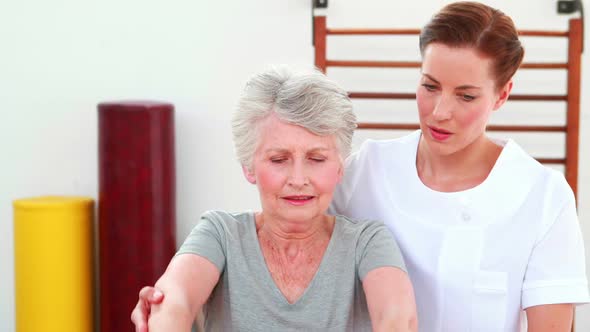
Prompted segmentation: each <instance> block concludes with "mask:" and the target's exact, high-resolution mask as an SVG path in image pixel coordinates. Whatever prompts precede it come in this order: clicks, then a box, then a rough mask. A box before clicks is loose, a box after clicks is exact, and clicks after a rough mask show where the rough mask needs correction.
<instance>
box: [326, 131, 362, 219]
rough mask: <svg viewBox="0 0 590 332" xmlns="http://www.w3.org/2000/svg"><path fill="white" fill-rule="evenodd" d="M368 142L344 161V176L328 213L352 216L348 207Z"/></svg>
mask: <svg viewBox="0 0 590 332" xmlns="http://www.w3.org/2000/svg"><path fill="white" fill-rule="evenodd" d="M366 145H367V142H366V141H365V142H363V144H362V145H361V148H360V150H359V151H357V152H355V153H353V154H351V155H350V156H349V157H348V158H347V159H346V161H345V163H344V165H345V166H344V176H343V177H342V180H341V181H340V183H339V184H338V186H336V189H335V190H334V195H333V196H332V202H331V204H330V207H329V208H328V213H329V214H332V215H337V214H340V215H344V216H348V217H350V216H351V215H352V214H351V211H350V210H349V207H348V202H349V201H350V197H351V196H352V194H353V192H354V188H355V186H356V183H357V182H358V174H359V167H360V164H362V160H363V158H366V153H365V152H364V150H365V149H366Z"/></svg>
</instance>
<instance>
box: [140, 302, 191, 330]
mask: <svg viewBox="0 0 590 332" xmlns="http://www.w3.org/2000/svg"><path fill="white" fill-rule="evenodd" d="M194 319H195V317H194V315H193V313H192V312H191V310H190V308H189V307H188V306H187V305H185V304H180V303H175V302H173V301H170V300H168V298H166V299H165V300H164V301H163V302H162V303H161V304H157V305H152V311H151V313H150V318H149V321H148V326H149V331H150V332H167V331H179V332H183V331H187V332H190V330H191V327H192V324H193V321H194Z"/></svg>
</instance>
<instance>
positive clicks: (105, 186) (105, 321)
mask: <svg viewBox="0 0 590 332" xmlns="http://www.w3.org/2000/svg"><path fill="white" fill-rule="evenodd" d="M98 120H99V121H98V122H99V139H98V141H99V143H98V145H99V147H98V148H99V202H98V222H99V225H98V228H99V253H100V267H99V268H100V291H99V293H100V330H101V331H102V332H119V331H132V324H131V321H130V320H129V316H130V313H131V310H132V309H133V307H134V306H135V303H136V302H137V293H138V292H139V290H140V288H141V287H142V286H145V285H153V284H154V283H155V281H156V280H157V278H158V277H159V276H160V275H161V274H162V273H163V272H164V271H165V269H166V266H167V265H168V262H169V261H170V259H171V258H172V256H173V255H174V252H175V248H176V245H175V217H176V213H175V158H174V106H173V105H171V104H168V103H160V102H152V101H123V102H105V103H100V104H99V105H98Z"/></svg>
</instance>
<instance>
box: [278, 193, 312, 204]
mask: <svg viewBox="0 0 590 332" xmlns="http://www.w3.org/2000/svg"><path fill="white" fill-rule="evenodd" d="M314 198H315V196H306V195H294V196H283V199H284V200H286V201H288V202H289V203H291V204H295V205H302V204H305V203H307V202H309V201H311V200H312V199H314Z"/></svg>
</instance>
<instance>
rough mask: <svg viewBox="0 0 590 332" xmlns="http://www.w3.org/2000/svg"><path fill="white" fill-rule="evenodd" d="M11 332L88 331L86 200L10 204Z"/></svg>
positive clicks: (89, 226)
mask: <svg viewBox="0 0 590 332" xmlns="http://www.w3.org/2000/svg"><path fill="white" fill-rule="evenodd" d="M13 208H14V255H15V257H14V264H15V288H16V290H15V301H16V331H17V332H38V331H44V332H58V331H59V332H86V331H88V332H91V331H92V330H93V324H94V321H93V275H94V274H93V264H92V262H93V236H92V234H93V231H92V230H93V216H94V201H93V200H92V199H91V198H88V197H71V196H66V197H62V196H46V197H34V198H25V199H19V200H15V201H14V202H13Z"/></svg>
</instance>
